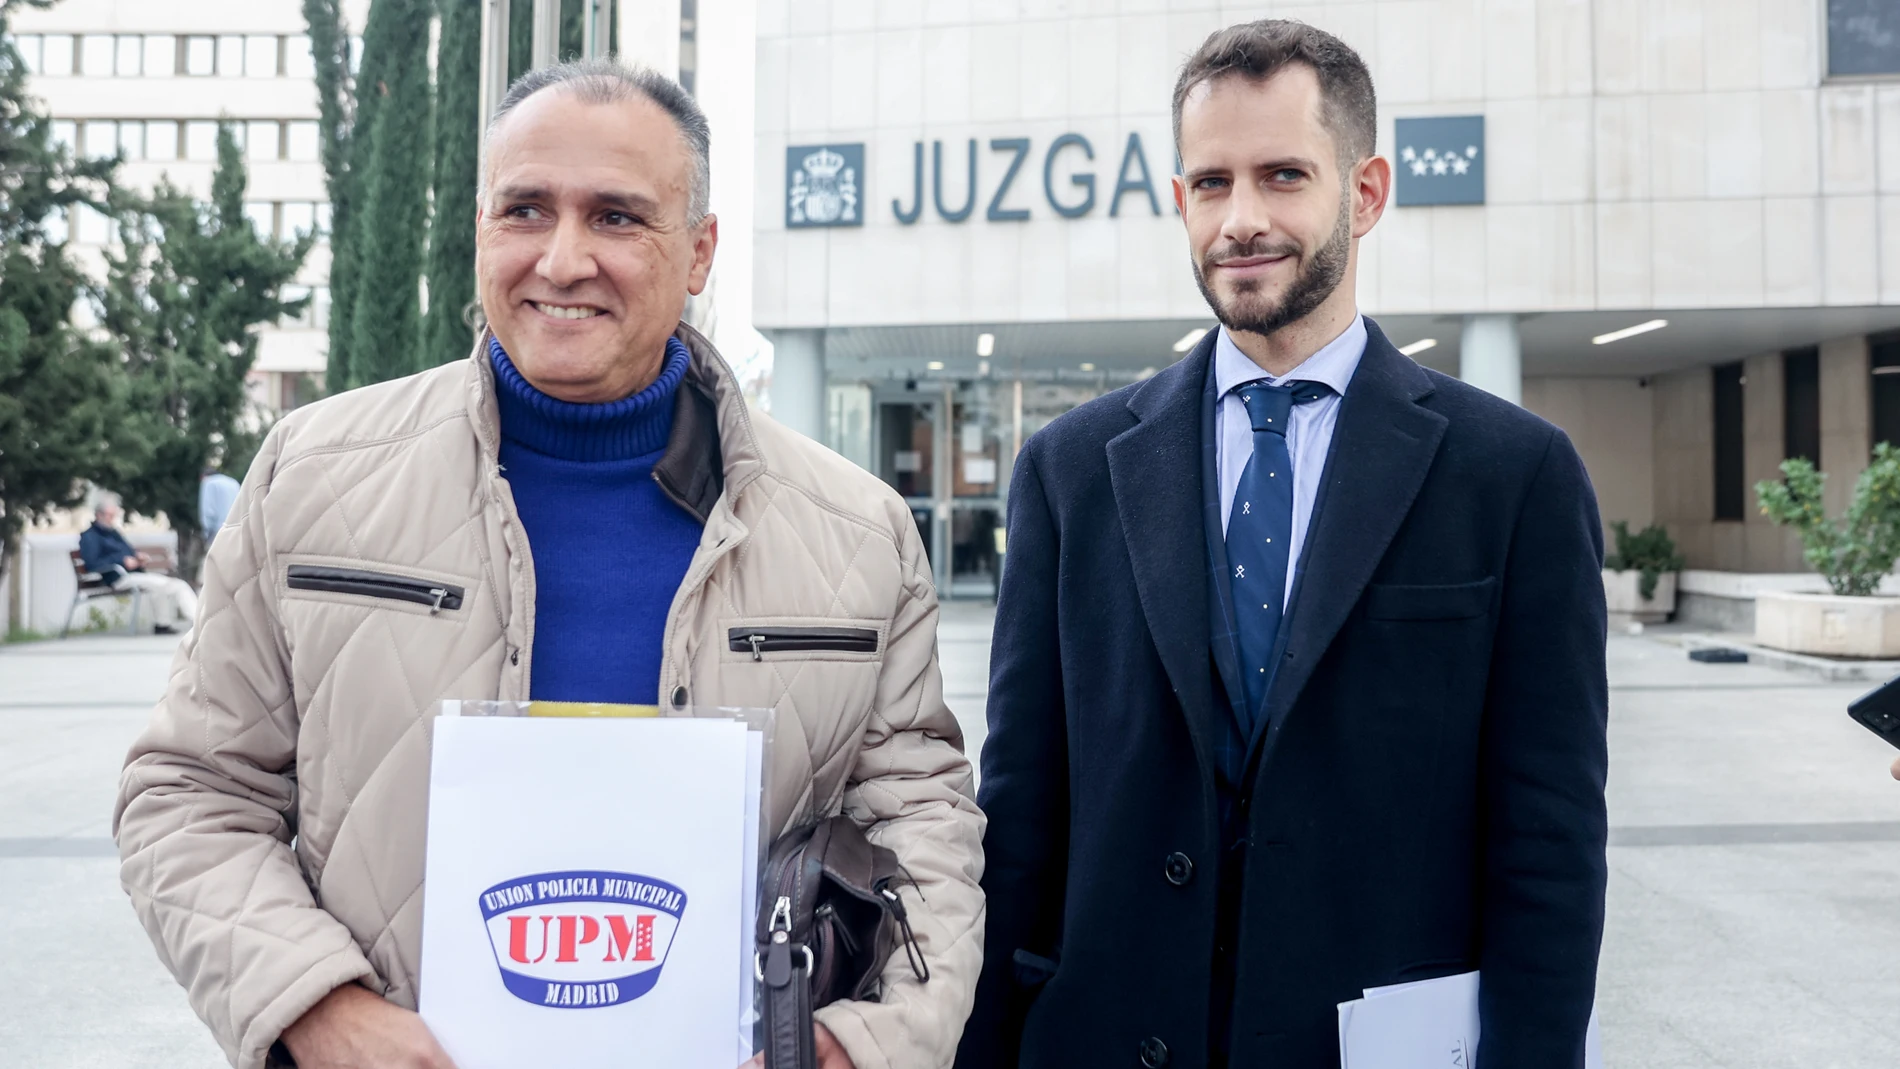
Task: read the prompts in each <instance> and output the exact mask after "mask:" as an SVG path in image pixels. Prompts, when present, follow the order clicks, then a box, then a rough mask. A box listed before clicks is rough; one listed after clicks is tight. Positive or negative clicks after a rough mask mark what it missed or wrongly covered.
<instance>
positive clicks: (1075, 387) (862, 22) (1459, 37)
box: [702, 0, 1900, 593]
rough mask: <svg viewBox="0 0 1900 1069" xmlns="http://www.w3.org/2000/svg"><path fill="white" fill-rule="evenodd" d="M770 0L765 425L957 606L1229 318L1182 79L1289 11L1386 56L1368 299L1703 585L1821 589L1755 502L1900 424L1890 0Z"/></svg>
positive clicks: (761, 104) (1896, 12) (759, 217)
mask: <svg viewBox="0 0 1900 1069" xmlns="http://www.w3.org/2000/svg"><path fill="white" fill-rule="evenodd" d="M702 8H703V5H702ZM758 12H759V14H758V20H759V22H758V45H757V99H758V112H757V123H758V128H757V133H756V146H757V148H756V152H755V168H756V170H755V174H756V176H757V177H756V191H755V195H756V198H757V199H756V203H755V205H754V209H753V211H754V219H755V229H756V247H755V248H754V250H753V256H754V257H755V264H756V267H755V273H754V278H755V291H754V302H753V315H754V320H755V322H756V323H757V325H758V326H759V327H760V328H761V329H762V330H764V331H765V332H766V333H767V335H768V336H770V337H772V338H773V339H774V341H775V343H776V346H777V358H776V367H775V370H774V374H773V381H772V393H773V398H774V408H775V411H776V412H777V413H778V414H779V415H780V416H781V418H787V419H790V420H792V421H794V422H797V423H801V424H802V425H803V426H805V427H807V428H809V429H810V430H812V431H813V432H815V433H818V434H821V435H824V436H826V437H827V440H828V441H830V442H831V444H832V445H834V446H835V447H836V448H838V449H839V450H841V451H842V452H844V453H846V454H847V455H849V456H851V457H852V458H853V459H855V460H857V461H858V462H859V463H861V464H864V465H865V466H867V467H869V468H871V469H872V470H873V471H876V472H877V473H878V474H880V475H882V476H883V477H884V478H885V479H886V480H887V481H889V482H890V483H892V484H893V485H894V486H896V487H897V488H898V489H899V490H900V491H901V492H903V493H904V494H905V495H906V496H908V497H909V498H910V499H911V501H912V504H913V508H914V509H915V510H916V512H917V515H918V519H919V523H920V524H923V525H924V526H925V529H926V530H927V531H929V532H930V535H931V537H930V540H929V541H930V544H931V545H932V546H933V547H934V549H935V559H936V562H937V568H938V573H939V579H940V585H945V586H947V587H948V588H949V590H950V591H951V592H952V593H963V592H969V593H980V592H987V590H988V589H989V585H988V584H989V583H990V581H991V576H992V574H993V570H994V564H993V558H994V555H995V551H996V548H997V540H996V539H995V538H994V536H993V534H992V527H993V525H994V524H995V522H996V521H997V518H998V517H999V515H1000V511H1001V509H1000V503H1001V502H1002V501H1003V500H1004V498H1005V495H1006V494H1007V491H1008V473H1009V468H1010V461H1011V459H1012V457H1013V455H1014V452H1015V449H1016V448H1017V445H1018V443H1019V442H1020V441H1021V439H1022V438H1023V437H1024V436H1026V435H1028V434H1030V433H1032V432H1033V431H1034V430H1035V429H1036V428H1038V427H1040V426H1041V425H1043V424H1045V423H1047V422H1048V421H1049V420H1050V419H1051V418H1053V417H1054V416H1056V415H1058V414H1059V413H1060V412H1062V411H1064V410H1066V409H1067V408H1068V407H1070V406H1072V405H1074V404H1075V403H1076V402H1078V401H1080V400H1082V399H1084V398H1087V397H1090V396H1094V395H1096V394H1097V393H1099V392H1102V391H1105V390H1109V389H1113V388H1115V387H1117V386H1120V385H1122V384H1125V383H1127V382H1130V381H1133V380H1135V379H1138V378H1140V377H1142V376H1145V375H1148V374H1152V373H1153V371H1154V370H1155V369H1157V368H1159V367H1162V366H1165V365H1166V364H1168V363H1169V362H1170V361H1173V360H1175V359H1178V358H1179V357H1180V356H1181V354H1182V352H1183V351H1184V350H1185V349H1187V348H1188V347H1189V345H1190V344H1191V342H1192V340H1193V339H1194V338H1195V337H1197V336H1198V334H1199V332H1200V331H1202V330H1204V329H1206V328H1208V327H1209V326H1211V325H1212V322H1211V319H1210V316H1209V313H1208V311H1207V308H1206V305H1205V304H1204V303H1203V301H1202V299H1201V297H1200V295H1199V293H1198V292H1197V290H1196V288H1195V286H1194V284H1193V281H1192V277H1191V274H1190V270H1189V264H1188V256H1187V251H1186V245H1185V240H1184V237H1183V234H1182V228H1181V224H1180V220H1179V219H1178V217H1177V216H1176V214H1175V211H1174V208H1173V205H1172V201H1171V194H1170V189H1169V176H1170V175H1171V174H1172V171H1173V163H1174V158H1173V151H1172V142H1171V135H1170V121H1169V100H1170V91H1171V89H1172V86H1173V81H1174V77H1175V73H1176V71H1177V70H1178V67H1179V64H1180V62H1181V60H1182V58H1183V57H1184V56H1185V55H1186V54H1187V53H1188V52H1190V51H1191V50H1192V49H1193V48H1195V47H1196V46H1197V45H1198V44H1199V43H1200V42H1201V40H1202V39H1203V38H1204V37H1205V36H1206V35H1207V34H1208V33H1209V32H1211V31H1213V30H1214V29H1216V28H1218V27H1220V26H1223V25H1226V24H1229V23H1232V22H1236V21H1240V20H1243V19H1249V18H1255V17H1260V16H1264V15H1272V16H1281V17H1296V18H1300V19H1304V20H1306V21H1308V22H1311V23H1313V24H1315V25H1317V26H1320V27H1322V28H1324V29H1327V30H1330V31H1332V32H1334V33H1336V34H1338V35H1339V36H1341V37H1342V38H1344V39H1345V40H1346V41H1347V42H1348V43H1349V44H1351V45H1353V46H1354V47H1355V48H1356V49H1358V50H1359V51H1360V53H1361V54H1362V55H1363V56H1364V57H1365V58H1366V60H1367V62H1368V64H1369V65H1370V66H1371V69H1372V73H1373V79H1374V82H1375V84H1376V86H1377V90H1378V95H1379V104H1380V125H1379V143H1378V144H1379V151H1380V152H1381V153H1383V154H1385V155H1386V156H1388V157H1389V158H1391V159H1392V160H1394V162H1395V169H1396V171H1397V195H1396V198H1395V201H1394V203H1393V204H1392V206H1391V207H1390V208H1389V209H1388V210H1387V212H1386V214H1385V218H1384V219H1383V221H1381V222H1380V223H1379V225H1378V227H1377V228H1376V229H1375V230H1374V231H1373V233H1372V234H1371V236H1370V237H1368V238H1367V239H1366V240H1365V241H1364V242H1363V244H1362V250H1361V251H1362V256H1363V259H1362V267H1361V272H1360V276H1359V283H1358V286H1359V289H1358V295H1359V305H1360V308H1361V309H1362V310H1363V311H1364V312H1366V313H1367V314H1369V315H1372V316H1374V317H1376V318H1377V319H1378V321H1379V322H1380V324H1381V325H1382V326H1383V327H1384V329H1385V331H1386V332H1387V334H1388V335H1390V336H1391V338H1392V339H1393V341H1394V342H1395V343H1397V344H1398V345H1401V346H1403V347H1405V348H1406V349H1407V350H1408V352H1410V353H1412V354H1413V355H1414V356H1415V358H1416V359H1417V360H1419V362H1421V363H1423V364H1425V365H1427V366H1429V367H1433V368H1436V369H1439V370H1441V371H1445V372H1448V373H1451V374H1455V375H1461V376H1463V377H1464V378H1466V379H1468V380H1469V381H1472V382H1474V383H1476V384H1479V385H1481V386H1483V387H1484V388H1486V389H1488V390H1491V391H1492V392H1494V393H1497V394H1499V395H1500V396H1504V397H1508V398H1510V399H1512V400H1516V401H1520V402H1521V403H1522V404H1523V405H1525V406H1526V407H1527V408H1529V409H1531V410H1532V411H1534V412H1537V413H1538V414H1540V415H1543V416H1545V417H1546V418H1548V419H1550V420H1552V421H1553V422H1555V423H1557V424H1558V425H1560V426H1562V427H1563V428H1564V429H1565V430H1566V431H1568V432H1569V434H1570V436H1571V437H1572V439H1573V440H1575V442H1576V444H1577V446H1578V448H1579V450H1580V451H1581V453H1582V455H1583V457H1584V460H1585V462H1586V463H1587V465H1588V466H1589V469H1590V473H1591V476H1592V478H1593V480H1594V482H1595V484H1596V488H1597V492H1598V495H1599V497H1600V499H1601V503H1602V510H1603V516H1604V519H1605V520H1606V521H1611V520H1628V521H1630V522H1631V523H1632V524H1633V525H1634V526H1635V527H1639V528H1640V527H1642V526H1643V525H1644V524H1646V523H1649V522H1652V521H1655V522H1661V523H1663V524H1665V525H1667V527H1668V529H1669V531H1670V533H1671V534H1672V535H1674V536H1675V538H1676V540H1677V541H1678V543H1680V545H1681V546H1682V549H1683V552H1684V553H1685V555H1686V556H1687V557H1688V559H1689V562H1690V565H1691V567H1693V568H1697V569H1720V570H1730V571H1749V572H1793V571H1802V570H1805V568H1804V566H1803V565H1802V563H1801V560H1800V553H1799V545H1798V542H1797V540H1796V539H1795V538H1794V536H1793V535H1792V534H1791V533H1790V532H1786V531H1783V530H1781V529H1777V528H1775V527H1773V526H1772V525H1770V524H1769V523H1768V522H1767V520H1766V519H1765V518H1763V517H1762V516H1760V515H1759V513H1758V510H1757V508H1756V507H1755V505H1754V494H1753V490H1752V489H1751V488H1752V486H1753V484H1754V483H1755V482H1756V481H1757V480H1760V479H1766V478H1773V477H1776V475H1777V471H1776V469H1777V466H1778V465H1779V464H1780V463H1781V461H1782V459H1783V458H1784V457H1788V456H1795V455H1805V456H1808V457H1811V458H1813V459H1815V460H1816V461H1818V463H1819V464H1820V465H1821V467H1822V468H1823V469H1824V470H1826V471H1827V472H1828V473H1829V474H1830V476H1831V479H1830V488H1829V493H1830V498H1831V501H1832V503H1833V505H1834V506H1835V507H1837V508H1838V507H1840V506H1841V505H1842V504H1843V503H1844V500H1845V495H1846V492H1847V491H1848V490H1849V489H1850V487H1851V483H1852V482H1853V479H1854V477H1855V476H1856V474H1857V473H1858V472H1859V471H1860V470H1861V469H1862V468H1863V467H1864V466H1865V463H1866V461H1867V459H1868V456H1869V453H1870V450H1871V448H1872V446H1873V443H1874V442H1875V441H1877V440H1882V439H1886V440H1893V441H1895V442H1896V443H1900V334H1893V333H1889V332H1892V331H1895V330H1896V329H1900V4H1896V3H1893V2H1891V0H1670V2H1662V0H1380V2H1351V0H1346V2H1340V0H1333V2H1328V3H1308V4H1284V3H1283V4H1214V3H1193V2H1174V3H1167V2H1163V0H1148V2H1142V0H1119V2H1116V0H1094V2H1089V0H1069V2H1061V0H1040V2H1039V0H1021V2H1015V0H1011V2H986V0H963V2H919V0H913V2H908V3H899V2H878V3H872V2H869V0H864V2H852V0H831V2H829V3H827V2H824V0H810V2H799V0H789V2H788V0H780V2H771V0H761V3H760V4H759V7H758ZM1664 324H1666V325H1664ZM1644 327H1648V328H1649V329H1647V330H1642V331H1641V332H1638V330H1639V328H1644ZM1890 372H1891V373H1894V374H1893V375H1892V376H1891V377H1889V373H1890ZM1347 403H1348V404H1350V403H1351V400H1350V395H1348V400H1347ZM1342 475H1343V477H1346V478H1350V477H1351V475H1350V473H1342Z"/></svg>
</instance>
